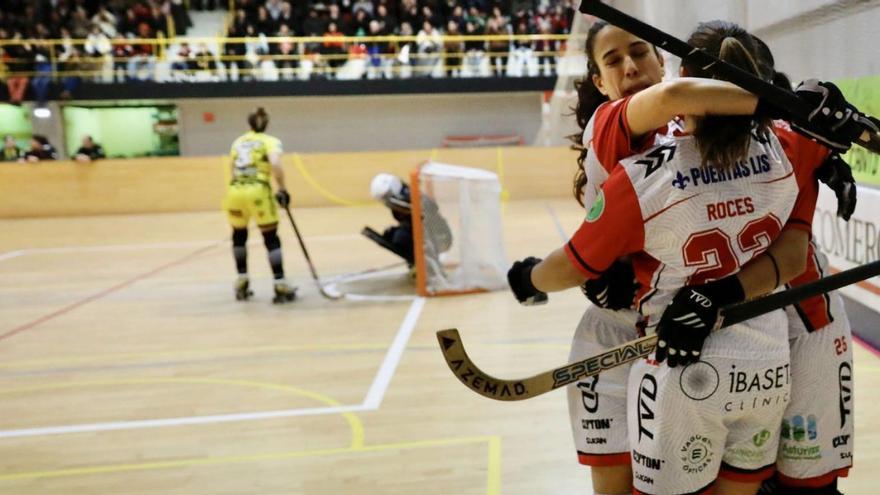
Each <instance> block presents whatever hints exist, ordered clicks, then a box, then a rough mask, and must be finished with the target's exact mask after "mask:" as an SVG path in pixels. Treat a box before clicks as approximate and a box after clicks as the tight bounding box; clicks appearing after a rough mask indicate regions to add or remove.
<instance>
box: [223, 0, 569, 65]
mask: <svg viewBox="0 0 880 495" xmlns="http://www.w3.org/2000/svg"><path fill="white" fill-rule="evenodd" d="M234 5H235V11H234V13H233V15H232V20H231V21H230V23H229V25H228V27H227V31H226V36H227V37H230V38H247V37H255V36H256V37H258V39H259V37H266V38H272V37H283V36H309V37H323V38H324V39H325V41H323V42H322V43H310V44H305V45H303V46H299V47H297V46H291V45H290V44H289V43H287V44H285V43H279V42H272V43H270V42H262V43H259V42H258V43H256V46H255V47H250V46H248V43H242V42H236V43H227V44H226V45H225V46H224V47H223V51H222V54H223V55H224V57H222V58H223V59H224V60H225V61H226V62H225V63H224V65H225V68H226V69H227V71H228V72H231V69H232V68H233V67H235V68H236V69H237V70H241V69H246V70H251V71H255V70H258V69H260V67H259V66H260V65H264V64H265V63H266V62H267V61H272V62H274V65H275V67H276V68H279V69H288V72H287V73H288V74H292V70H293V69H295V68H296V67H297V66H298V63H299V61H306V62H307V63H308V65H310V66H311V67H310V70H311V72H312V74H314V75H319V76H320V75H321V74H325V75H327V76H329V77H332V76H333V74H335V73H337V72H338V70H339V69H340V67H341V66H342V65H344V64H346V63H347V62H349V61H351V60H352V59H365V64H364V65H365V69H366V70H365V71H363V75H364V76H365V77H401V76H404V77H405V76H406V75H407V74H413V75H417V76H418V75H422V76H437V75H442V74H444V73H445V75H446V76H462V75H475V76H478V75H490V74H492V75H496V76H504V75H507V74H514V75H534V73H535V72H537V71H543V72H545V73H546V72H550V73H552V72H553V71H554V67H555V60H556V55H557V54H558V52H559V51H560V50H561V48H562V44H561V42H559V41H558V40H544V39H539V40H525V39H522V38H518V39H513V40H509V39H495V40H492V41H482V40H467V41H464V40H455V39H452V40H446V41H444V38H443V35H469V36H480V35H496V36H498V35H510V34H515V35H532V34H542V35H564V34H568V33H569V31H570V27H571V23H572V19H573V16H574V12H575V10H574V7H575V5H574V2H573V0H329V1H327V2H301V1H290V0H235V4H234ZM338 36H348V37H360V36H416V39H415V40H409V41H403V40H401V41H398V42H389V41H366V42H353V43H343V42H342V41H339V40H338V39H336V37H338ZM249 55H250V57H249ZM267 55H268V56H267ZM279 55H281V56H282V57H279ZM279 60H281V61H282V63H283V66H280V65H279ZM322 69H326V70H322Z"/></svg>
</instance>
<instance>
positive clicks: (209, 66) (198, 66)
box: [193, 43, 217, 79]
mask: <svg viewBox="0 0 880 495" xmlns="http://www.w3.org/2000/svg"><path fill="white" fill-rule="evenodd" d="M193 67H194V68H195V70H196V76H199V75H201V78H202V79H204V78H207V79H214V78H215V77H216V76H217V62H216V61H214V53H213V52H211V50H209V49H208V45H206V44H204V43H199V50H198V51H197V52H196V54H195V60H194V64H193Z"/></svg>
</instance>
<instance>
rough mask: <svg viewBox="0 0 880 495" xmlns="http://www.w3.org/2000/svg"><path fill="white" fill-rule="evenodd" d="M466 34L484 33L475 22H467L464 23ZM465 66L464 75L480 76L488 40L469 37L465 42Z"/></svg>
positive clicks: (477, 34) (476, 34)
mask: <svg viewBox="0 0 880 495" xmlns="http://www.w3.org/2000/svg"><path fill="white" fill-rule="evenodd" d="M464 34H465V35H466V36H479V35H481V34H482V33H481V32H480V31H479V30H478V28H477V26H476V24H474V23H473V22H470V21H468V22H466V23H465V25H464ZM464 51H465V58H464V68H463V69H462V75H465V76H471V77H473V76H480V75H481V72H482V65H483V58H484V57H485V56H486V42H485V41H483V40H478V39H469V40H467V41H465V42H464Z"/></svg>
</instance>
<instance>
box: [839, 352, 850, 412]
mask: <svg viewBox="0 0 880 495" xmlns="http://www.w3.org/2000/svg"><path fill="white" fill-rule="evenodd" d="M837 384H838V387H839V388H840V427H841V428H843V427H844V426H846V417H847V416H849V415H850V413H851V412H852V410H851V409H850V405H849V403H850V402H852V385H851V384H852V366H850V365H849V363H847V362H846V361H844V362H842V363H840V368H839V369H838V370H837Z"/></svg>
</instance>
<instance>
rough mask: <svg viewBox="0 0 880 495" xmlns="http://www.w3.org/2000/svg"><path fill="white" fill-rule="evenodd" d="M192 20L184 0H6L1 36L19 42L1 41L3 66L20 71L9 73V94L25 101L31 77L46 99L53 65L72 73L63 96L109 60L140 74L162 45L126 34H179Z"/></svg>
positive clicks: (1, 15) (0, 20) (37, 93)
mask: <svg viewBox="0 0 880 495" xmlns="http://www.w3.org/2000/svg"><path fill="white" fill-rule="evenodd" d="M190 26H191V22H190V19H189V15H188V13H187V9H186V7H185V5H184V2H183V0H4V2H3V8H2V9H0V41H7V40H13V41H18V42H19V43H16V44H5V45H2V46H0V62H2V66H3V67H2V70H3V71H5V72H7V73H11V74H14V75H10V76H8V77H5V79H6V83H7V89H8V91H9V99H10V101H11V102H13V103H18V102H20V101H21V100H22V99H23V97H24V94H25V91H26V90H27V87H28V83H29V82H30V85H31V86H32V87H33V90H34V96H35V98H36V99H37V101H45V100H46V98H47V94H48V91H49V86H50V84H51V83H52V74H53V69H54V70H57V71H61V72H64V73H67V74H68V75H67V76H65V77H62V78H61V80H60V83H61V85H62V90H61V93H62V96H67V95H69V94H70V93H72V92H73V91H75V90H76V87H77V86H78V84H79V80H80V74H89V73H94V72H96V71H98V70H99V69H100V68H101V67H103V66H104V65H115V67H114V68H115V69H120V70H122V69H124V70H125V71H126V72H125V73H124V74H123V73H121V74H120V77H121V78H125V77H134V76H136V75H137V73H138V69H139V68H140V67H142V66H144V65H147V66H149V64H151V63H152V61H153V60H155V55H156V45H155V44H150V43H127V42H126V41H125V40H127V39H134V38H156V37H159V36H162V37H168V36H171V35H178V36H179V35H183V34H185V33H186V30H187V29H188V28H189V27H190ZM172 31H173V32H172ZM49 40H61V42H60V44H57V43H56V44H53V43H49V42H48V41H49ZM111 40H114V41H113V42H111ZM53 64H54V66H53ZM148 76H149V77H152V75H151V74H148Z"/></svg>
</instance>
